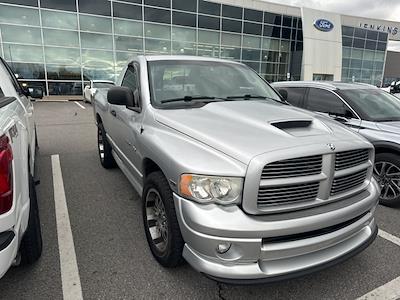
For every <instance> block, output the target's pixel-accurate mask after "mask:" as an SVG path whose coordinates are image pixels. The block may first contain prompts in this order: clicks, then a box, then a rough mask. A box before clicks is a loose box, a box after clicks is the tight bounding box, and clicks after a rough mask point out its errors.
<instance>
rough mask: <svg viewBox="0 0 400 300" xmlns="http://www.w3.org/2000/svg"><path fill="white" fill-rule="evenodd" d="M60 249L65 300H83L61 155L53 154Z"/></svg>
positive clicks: (52, 162)
mask: <svg viewBox="0 0 400 300" xmlns="http://www.w3.org/2000/svg"><path fill="white" fill-rule="evenodd" d="M51 165H52V170H53V187H54V202H55V210H56V223H57V237H58V249H59V253H60V269H61V282H62V290H63V296H64V300H82V299H83V297H82V287H81V280H80V278H79V270H78V264H77V261H76V254H75V247H74V239H73V237H72V231H71V224H70V221H69V214H68V207H67V202H66V198H65V191H64V182H63V178H62V172H61V165H60V157H59V155H58V154H57V155H52V156H51Z"/></svg>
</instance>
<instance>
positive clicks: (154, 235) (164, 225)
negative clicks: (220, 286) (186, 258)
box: [143, 171, 184, 268]
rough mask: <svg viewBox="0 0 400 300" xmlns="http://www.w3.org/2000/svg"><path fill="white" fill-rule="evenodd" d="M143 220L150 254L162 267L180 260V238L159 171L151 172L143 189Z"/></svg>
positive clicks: (173, 210) (171, 204)
mask: <svg viewBox="0 0 400 300" xmlns="http://www.w3.org/2000/svg"><path fill="white" fill-rule="evenodd" d="M143 222H144V228H145V232H146V238H147V242H148V244H149V247H150V250H151V253H152V254H153V256H154V258H155V259H156V260H157V261H158V262H159V263H160V264H161V265H162V266H164V267H169V268H171V267H176V266H178V265H180V264H182V263H183V258H182V250H183V246H184V242H183V238H182V235H181V231H180V228H179V224H178V220H177V218H176V213H175V206H174V200H173V196H172V191H171V188H170V187H169V184H168V181H167V179H166V178H165V176H164V175H163V174H162V173H161V172H160V171H158V172H154V173H151V174H150V175H149V176H148V177H147V178H146V181H145V185H144V192H143Z"/></svg>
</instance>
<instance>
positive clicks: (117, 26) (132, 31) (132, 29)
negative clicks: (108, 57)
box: [114, 19, 143, 36]
mask: <svg viewBox="0 0 400 300" xmlns="http://www.w3.org/2000/svg"><path fill="white" fill-rule="evenodd" d="M142 26H143V23H142V22H136V21H128V20H118V19H114V33H115V34H123V35H133V36H142V35H143V28H142Z"/></svg>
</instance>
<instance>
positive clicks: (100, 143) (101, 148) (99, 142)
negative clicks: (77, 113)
mask: <svg viewBox="0 0 400 300" xmlns="http://www.w3.org/2000/svg"><path fill="white" fill-rule="evenodd" d="M97 147H98V149H99V156H100V160H101V161H104V141H103V131H102V130H101V128H100V126H99V127H97Z"/></svg>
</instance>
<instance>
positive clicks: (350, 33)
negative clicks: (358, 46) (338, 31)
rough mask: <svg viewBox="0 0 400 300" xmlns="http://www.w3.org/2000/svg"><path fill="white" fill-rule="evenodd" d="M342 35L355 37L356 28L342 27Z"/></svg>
mask: <svg viewBox="0 0 400 300" xmlns="http://www.w3.org/2000/svg"><path fill="white" fill-rule="evenodd" d="M342 35H347V36H350V37H353V35H354V27H348V26H342Z"/></svg>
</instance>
